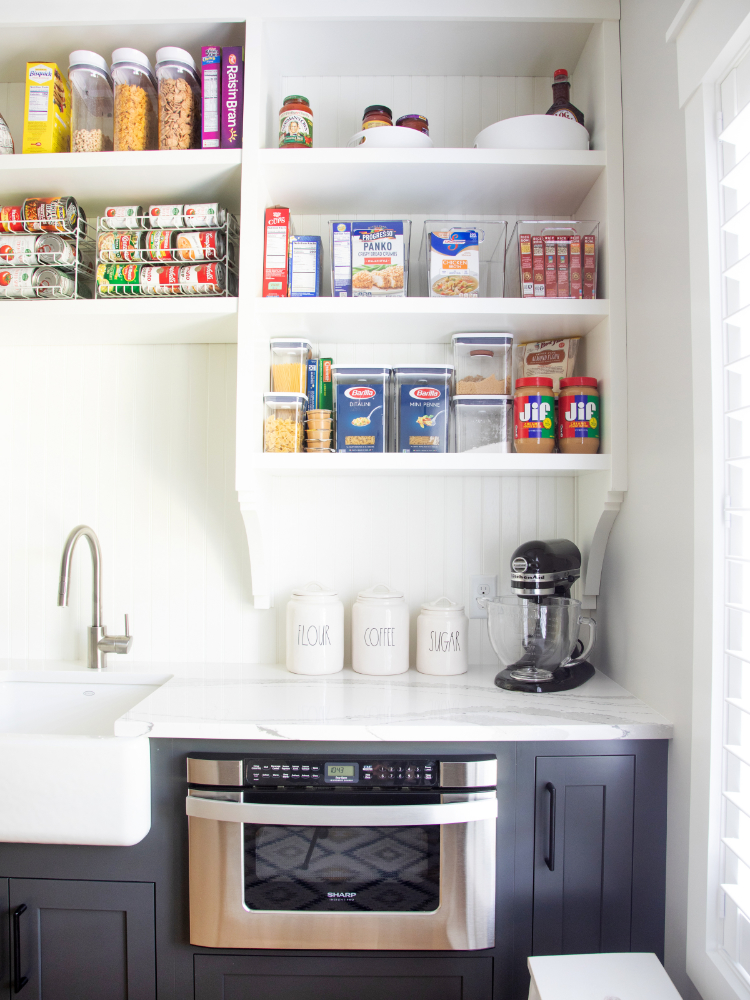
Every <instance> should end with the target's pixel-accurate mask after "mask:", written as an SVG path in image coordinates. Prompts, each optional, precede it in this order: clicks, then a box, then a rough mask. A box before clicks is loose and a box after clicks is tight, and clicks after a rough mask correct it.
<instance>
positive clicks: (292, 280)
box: [289, 236, 323, 298]
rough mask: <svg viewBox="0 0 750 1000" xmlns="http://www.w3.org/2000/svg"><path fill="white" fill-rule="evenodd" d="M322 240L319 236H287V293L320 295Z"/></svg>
mask: <svg viewBox="0 0 750 1000" xmlns="http://www.w3.org/2000/svg"><path fill="white" fill-rule="evenodd" d="M322 263H323V241H322V240H321V238H320V237H319V236H290V237H289V295H290V296H291V297H292V298H315V297H317V296H319V295H320V272H321V265H322Z"/></svg>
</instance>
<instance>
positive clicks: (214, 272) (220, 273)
mask: <svg viewBox="0 0 750 1000" xmlns="http://www.w3.org/2000/svg"><path fill="white" fill-rule="evenodd" d="M224 282H225V274H224V266H223V264H187V265H186V266H185V267H181V268H180V288H181V290H182V291H183V292H185V293H186V294H188V295H218V294H219V293H220V292H223V291H224V287H225V284H224Z"/></svg>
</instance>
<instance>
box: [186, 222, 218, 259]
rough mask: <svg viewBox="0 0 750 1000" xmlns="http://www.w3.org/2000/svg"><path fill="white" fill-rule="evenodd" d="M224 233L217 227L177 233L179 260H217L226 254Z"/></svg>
mask: <svg viewBox="0 0 750 1000" xmlns="http://www.w3.org/2000/svg"><path fill="white" fill-rule="evenodd" d="M225 244H226V240H225V238H224V233H222V232H220V231H219V230H216V229H208V230H205V231H203V232H194V233H186V232H182V233H177V234H176V238H175V249H176V256H177V258H178V259H179V260H216V259H217V258H221V257H223V256H224V249H225Z"/></svg>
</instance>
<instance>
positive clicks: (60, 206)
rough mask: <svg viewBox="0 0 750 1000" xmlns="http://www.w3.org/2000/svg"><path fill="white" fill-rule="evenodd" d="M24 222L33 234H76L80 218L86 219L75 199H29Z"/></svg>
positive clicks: (25, 208) (24, 206) (25, 207)
mask: <svg viewBox="0 0 750 1000" xmlns="http://www.w3.org/2000/svg"><path fill="white" fill-rule="evenodd" d="M22 207H23V221H24V223H25V224H26V229H27V230H28V231H29V232H32V233H42V232H44V233H75V232H76V230H77V228H78V220H79V218H81V219H84V221H85V216H84V214H83V212H81V211H80V209H79V208H78V202H77V201H76V200H75V198H71V197H62V196H61V197H59V198H27V199H26V200H25V201H24V203H23V206H22Z"/></svg>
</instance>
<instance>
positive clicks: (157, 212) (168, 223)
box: [148, 205, 184, 229]
mask: <svg viewBox="0 0 750 1000" xmlns="http://www.w3.org/2000/svg"><path fill="white" fill-rule="evenodd" d="M183 214H184V213H183V206H182V205H149V209H148V223H149V225H150V226H151V228H152V229H179V227H180V226H181V225H183V221H182V219H183Z"/></svg>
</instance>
